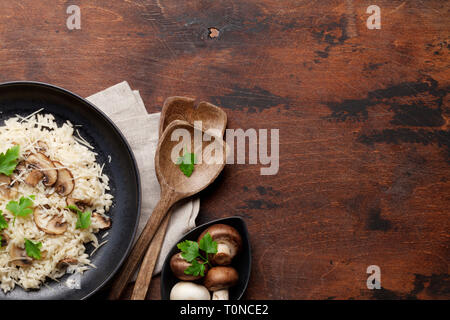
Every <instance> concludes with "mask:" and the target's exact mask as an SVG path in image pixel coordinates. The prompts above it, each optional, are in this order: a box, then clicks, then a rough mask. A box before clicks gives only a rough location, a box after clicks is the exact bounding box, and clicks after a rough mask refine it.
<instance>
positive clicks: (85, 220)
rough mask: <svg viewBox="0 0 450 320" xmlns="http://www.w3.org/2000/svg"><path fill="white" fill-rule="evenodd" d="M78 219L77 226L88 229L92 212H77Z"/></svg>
mask: <svg viewBox="0 0 450 320" xmlns="http://www.w3.org/2000/svg"><path fill="white" fill-rule="evenodd" d="M77 214H78V220H77V224H76V226H75V228H77V229H87V228H89V226H90V225H91V213H90V212H89V211H86V212H81V211H80V212H77Z"/></svg>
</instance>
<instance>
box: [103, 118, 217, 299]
mask: <svg viewBox="0 0 450 320" xmlns="http://www.w3.org/2000/svg"><path fill="white" fill-rule="evenodd" d="M175 132H178V133H182V134H183V133H184V134H185V137H187V135H189V140H188V141H183V143H185V145H182V146H181V149H180V150H182V148H183V147H186V148H187V150H188V151H189V150H192V151H191V152H193V153H195V155H196V157H197V158H198V159H199V156H200V155H201V157H202V161H201V162H200V163H198V164H196V165H195V170H194V172H193V173H192V175H191V176H190V177H187V176H185V175H184V174H183V172H182V171H181V170H180V169H179V167H178V166H177V165H176V164H175V163H174V162H173V161H172V152H173V150H174V148H177V147H179V146H180V143H181V142H179V141H172V134H173V133H175ZM196 134H197V135H200V136H204V135H205V134H204V133H203V132H202V131H200V130H198V129H196V128H194V126H192V125H191V124H189V123H188V122H185V121H181V120H175V121H173V122H171V123H170V124H169V125H168V126H167V128H166V130H165V131H164V133H163V135H162V137H161V139H160V140H159V143H158V148H157V149H156V154H155V170H156V176H157V178H158V181H159V184H160V186H161V199H160V200H159V202H158V204H157V205H156V207H155V209H154V210H153V213H152V215H151V216H150V219H149V220H148V221H147V224H146V226H145V228H144V230H143V231H142V233H141V235H140V236H139V239H138V241H137V242H136V244H135V246H134V248H133V250H132V251H131V253H130V255H129V257H128V260H127V262H126V263H125V265H124V266H123V267H122V269H121V271H120V273H119V274H118V276H117V278H116V280H115V282H114V284H113V286H112V290H111V292H110V295H109V298H110V299H119V298H120V295H121V293H122V291H123V289H124V288H125V286H126V284H127V283H128V281H129V279H130V278H131V277H132V276H133V274H134V273H135V272H136V270H137V267H138V265H139V263H140V262H141V260H142V258H143V256H144V254H145V252H146V250H147V248H148V246H149V245H150V242H151V241H152V238H153V237H154V235H155V233H156V231H157V230H158V227H159V225H160V224H161V221H162V220H163V219H164V217H165V216H166V214H167V212H168V211H169V209H170V208H171V207H172V206H173V204H175V203H176V202H177V201H179V200H181V199H184V198H187V197H190V196H192V195H194V194H196V193H198V192H200V191H202V190H203V189H205V188H206V187H207V186H208V185H210V184H211V183H212V182H213V181H214V180H215V179H216V178H217V176H218V175H219V174H220V172H221V171H222V170H223V168H224V166H225V159H226V147H225V146H226V144H225V142H224V141H223V140H222V139H217V138H216V139H215V138H212V137H210V138H211V139H210V140H211V141H212V142H210V141H204V140H208V139H206V138H205V139H202V141H201V143H199V146H196V145H195V144H194V137H195V135H196ZM211 143H216V144H218V145H219V147H220V150H222V152H221V154H220V153H219V154H217V155H216V154H212V153H210V152H206V151H208V149H206V148H207V146H208V145H210V144H211ZM195 148H198V149H197V150H196V149H195ZM180 156H181V154H180ZM174 160H176V159H174Z"/></svg>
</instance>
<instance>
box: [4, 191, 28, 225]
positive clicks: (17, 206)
mask: <svg viewBox="0 0 450 320" xmlns="http://www.w3.org/2000/svg"><path fill="white" fill-rule="evenodd" d="M34 199H35V196H33V195H31V196H29V197H20V199H19V202H17V201H12V200H11V201H10V202H8V204H7V205H6V209H7V210H9V211H11V213H12V214H13V215H14V220H13V225H14V222H15V221H16V218H17V217H26V216H28V215H29V214H31V213H33V205H34V203H33V200H34Z"/></svg>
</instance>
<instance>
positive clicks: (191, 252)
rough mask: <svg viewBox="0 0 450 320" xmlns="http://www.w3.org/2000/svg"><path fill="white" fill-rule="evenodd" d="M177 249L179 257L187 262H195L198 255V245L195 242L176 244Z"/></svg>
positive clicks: (187, 241)
mask: <svg viewBox="0 0 450 320" xmlns="http://www.w3.org/2000/svg"><path fill="white" fill-rule="evenodd" d="M177 247H178V249H180V250H181V256H182V257H183V258H184V259H185V260H186V261H187V262H191V261H193V260H195V258H197V257H198V255H199V254H200V253H199V252H198V243H197V242H195V241H190V240H185V241H183V242H180V243H179V244H177Z"/></svg>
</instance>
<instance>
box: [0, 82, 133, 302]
mask: <svg viewBox="0 0 450 320" xmlns="http://www.w3.org/2000/svg"><path fill="white" fill-rule="evenodd" d="M41 108H43V109H44V110H43V111H42V113H51V114H53V115H54V116H55V119H56V122H57V123H58V124H59V125H61V124H62V123H64V122H65V121H67V120H70V122H71V123H72V124H74V125H81V127H79V128H78V130H79V131H80V134H81V136H82V137H83V138H85V139H86V140H87V141H88V142H89V144H91V145H92V146H94V148H95V152H96V153H97V154H98V156H97V161H98V162H100V163H105V167H104V172H105V173H106V174H107V175H108V176H109V178H110V187H111V190H110V193H111V194H112V195H113V196H114V199H113V206H112V208H111V210H110V212H109V213H108V215H110V216H111V219H112V226H111V228H110V229H109V230H106V231H103V232H101V233H99V236H98V238H99V241H103V240H105V239H108V243H106V244H105V245H103V246H102V247H101V248H99V250H97V251H96V252H95V254H94V255H93V256H92V257H91V261H92V263H93V264H95V265H96V266H97V268H95V269H90V270H88V271H86V272H85V273H84V274H83V276H82V277H81V283H80V288H79V289H70V288H68V287H67V286H66V285H65V281H66V280H67V277H68V275H65V276H64V277H62V278H61V279H59V282H55V281H52V280H49V281H48V282H47V286H44V285H43V286H41V288H40V289H39V290H29V291H25V290H23V289H22V288H21V287H19V286H16V288H15V289H14V290H12V291H11V292H8V293H6V294H4V293H3V291H0V300H2V299H33V300H34V299H65V300H66V299H70V300H75V299H84V298H87V297H89V296H91V295H92V294H93V293H94V292H96V291H98V290H99V289H100V288H101V287H102V286H104V285H105V284H106V283H107V281H108V280H109V279H111V278H112V276H113V275H114V273H116V271H117V270H118V269H119V267H120V265H121V264H122V263H123V261H124V260H125V258H126V256H127V254H128V252H129V251H130V249H131V245H132V242H133V238H134V235H135V232H136V228H137V225H138V221H139V212H140V204H141V193H140V180H139V172H138V170H137V165H136V161H135V159H134V156H133V152H132V151H131V149H130V147H129V145H128V143H127V142H126V140H125V138H124V137H123V135H122V134H121V133H120V131H119V129H118V128H117V127H116V126H115V125H114V124H113V123H112V121H111V120H109V119H108V117H107V116H106V115H105V114H104V113H103V112H101V111H100V110H99V109H97V108H96V107H95V106H94V105H92V104H91V103H89V102H88V101H86V100H85V99H83V98H81V97H79V96H77V95H75V94H73V93H71V92H69V91H67V90H64V89H61V88H58V87H56V86H52V85H48V84H45V83H38V82H10V83H2V84H0V125H3V122H4V120H6V119H9V118H10V117H13V116H15V115H16V114H18V115H21V116H26V115H29V114H31V113H33V112H35V111H37V110H39V109H41ZM109 155H111V157H112V161H111V163H109V161H108V156H109ZM125 213H126V214H125ZM105 232H109V235H108V237H107V238H105V239H101V237H102V235H103V234H104V233H105ZM92 250H93V246H92V245H90V244H86V252H87V253H90V252H91V251H92Z"/></svg>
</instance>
